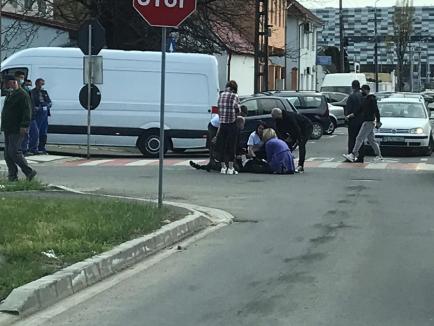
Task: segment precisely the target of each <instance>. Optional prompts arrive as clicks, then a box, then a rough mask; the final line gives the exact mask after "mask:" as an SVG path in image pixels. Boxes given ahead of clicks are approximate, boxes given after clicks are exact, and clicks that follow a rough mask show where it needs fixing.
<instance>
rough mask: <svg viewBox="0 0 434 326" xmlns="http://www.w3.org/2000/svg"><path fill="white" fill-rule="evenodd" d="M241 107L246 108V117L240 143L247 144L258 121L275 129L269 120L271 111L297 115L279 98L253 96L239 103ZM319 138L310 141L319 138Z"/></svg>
mask: <svg viewBox="0 0 434 326" xmlns="http://www.w3.org/2000/svg"><path fill="white" fill-rule="evenodd" d="M241 105H244V106H246V107H247V117H246V124H245V127H244V130H243V131H242V132H241V142H242V143H247V140H248V138H249V136H250V134H251V133H252V132H253V131H254V130H255V129H256V126H257V124H258V123H259V121H264V122H265V123H266V124H267V125H268V126H269V127H270V128H275V123H274V120H273V119H272V118H271V111H272V110H273V109H274V108H279V109H281V110H285V111H288V112H295V113H299V112H298V111H297V109H296V108H295V107H294V106H293V105H292V104H291V103H290V102H289V101H288V100H287V99H286V98H285V97H279V96H267V95H262V96H261V95H258V94H257V95H254V96H251V97H248V98H245V99H244V100H243V101H241ZM321 136H322V134H320V135H319V137H317V136H316V137H317V138H314V136H312V139H319V138H321Z"/></svg>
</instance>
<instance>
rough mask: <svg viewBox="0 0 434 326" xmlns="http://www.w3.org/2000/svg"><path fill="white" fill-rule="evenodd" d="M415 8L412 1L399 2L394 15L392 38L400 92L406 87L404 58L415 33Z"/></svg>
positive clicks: (402, 0) (401, 0) (399, 0)
mask: <svg viewBox="0 0 434 326" xmlns="http://www.w3.org/2000/svg"><path fill="white" fill-rule="evenodd" d="M413 17H414V7H413V1H412V0H398V1H397V3H396V7H395V11H394V14H393V27H394V34H393V36H392V40H393V43H394V45H395V53H396V57H397V61H398V64H397V69H396V70H397V77H398V90H399V91H402V89H403V86H404V57H405V55H406V54H407V51H408V46H409V43H410V41H411V34H412V32H413ZM410 61H411V60H410Z"/></svg>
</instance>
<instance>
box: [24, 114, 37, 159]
mask: <svg viewBox="0 0 434 326" xmlns="http://www.w3.org/2000/svg"><path fill="white" fill-rule="evenodd" d="M38 142H39V130H38V124H37V123H36V120H31V121H30V125H29V130H28V132H27V133H26V134H25V135H24V138H23V143H22V144H21V150H22V151H23V153H28V152H32V153H36V152H37V151H38Z"/></svg>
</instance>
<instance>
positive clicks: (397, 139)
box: [381, 137, 405, 143]
mask: <svg viewBox="0 0 434 326" xmlns="http://www.w3.org/2000/svg"><path fill="white" fill-rule="evenodd" d="M381 142H382V143H404V142H405V138H404V137H383V139H382V140H381Z"/></svg>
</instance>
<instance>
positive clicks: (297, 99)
mask: <svg viewBox="0 0 434 326" xmlns="http://www.w3.org/2000/svg"><path fill="white" fill-rule="evenodd" d="M274 95H275V96H279V97H284V98H286V99H288V101H289V102H291V104H292V105H294V106H295V108H296V109H297V111H299V112H300V113H301V114H303V115H305V116H306V117H308V118H309V119H310V120H311V121H312V123H313V136H312V138H314V139H319V138H321V136H322V135H323V134H324V133H326V132H330V130H333V131H334V124H333V122H332V121H331V120H330V112H329V107H328V105H327V99H326V97H325V96H324V95H322V94H321V93H316V92H305V91H301V92H295V91H278V92H276V93H274ZM333 131H332V132H333Z"/></svg>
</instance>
